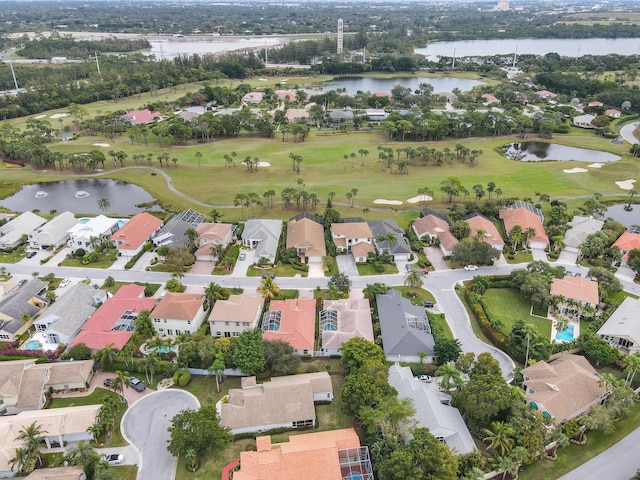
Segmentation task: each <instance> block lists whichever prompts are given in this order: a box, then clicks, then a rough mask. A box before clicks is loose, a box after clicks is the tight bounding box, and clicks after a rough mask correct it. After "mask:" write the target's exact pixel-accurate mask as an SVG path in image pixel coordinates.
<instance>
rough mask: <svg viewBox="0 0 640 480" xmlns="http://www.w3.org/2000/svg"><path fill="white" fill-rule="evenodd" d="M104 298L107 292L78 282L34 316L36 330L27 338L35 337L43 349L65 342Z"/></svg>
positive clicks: (78, 330) (74, 335)
mask: <svg viewBox="0 0 640 480" xmlns="http://www.w3.org/2000/svg"><path fill="white" fill-rule="evenodd" d="M106 300H107V292H106V291H104V290H97V289H95V288H93V287H91V286H90V285H87V284H86V283H83V282H79V283H77V284H76V285H74V286H73V287H71V289H69V291H68V292H65V294H64V295H62V296H60V297H59V298H58V299H56V301H55V303H53V304H51V305H49V306H48V307H47V308H46V309H45V310H44V311H43V312H42V313H41V314H40V316H39V317H38V318H37V319H36V320H34V322H33V326H34V327H35V329H36V333H35V335H34V336H33V337H31V338H30V340H35V341H38V342H39V343H40V344H41V345H42V348H43V349H44V350H55V349H56V348H58V346H59V345H60V344H62V345H68V344H69V343H70V342H71V341H72V340H73V339H74V338H75V337H76V335H77V334H78V332H80V329H81V328H82V326H83V325H84V324H85V322H86V321H87V320H89V318H91V315H93V314H94V313H95V311H96V307H97V306H98V305H101V304H102V303H104V302H105V301H106Z"/></svg>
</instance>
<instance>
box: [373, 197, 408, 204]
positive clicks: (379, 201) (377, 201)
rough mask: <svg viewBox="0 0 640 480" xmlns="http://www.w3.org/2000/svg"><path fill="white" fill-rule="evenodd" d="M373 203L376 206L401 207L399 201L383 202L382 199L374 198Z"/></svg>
mask: <svg viewBox="0 0 640 480" xmlns="http://www.w3.org/2000/svg"><path fill="white" fill-rule="evenodd" d="M373 203H376V204H378V205H402V202H401V201H400V200H385V199H384V198H376V199H375V200H374V201H373Z"/></svg>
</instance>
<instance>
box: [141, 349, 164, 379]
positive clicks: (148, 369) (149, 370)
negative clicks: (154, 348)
mask: <svg viewBox="0 0 640 480" xmlns="http://www.w3.org/2000/svg"><path fill="white" fill-rule="evenodd" d="M159 361H160V359H159V358H158V354H157V353H156V352H153V353H152V354H151V355H146V356H145V357H144V358H143V359H142V361H141V362H140V368H142V369H143V370H144V376H145V377H146V379H147V383H148V384H153V374H154V373H155V369H156V365H157V364H158V362H159Z"/></svg>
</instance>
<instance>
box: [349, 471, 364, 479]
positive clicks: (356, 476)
mask: <svg viewBox="0 0 640 480" xmlns="http://www.w3.org/2000/svg"><path fill="white" fill-rule="evenodd" d="M347 480H362V474H361V473H358V472H351V473H349V475H347Z"/></svg>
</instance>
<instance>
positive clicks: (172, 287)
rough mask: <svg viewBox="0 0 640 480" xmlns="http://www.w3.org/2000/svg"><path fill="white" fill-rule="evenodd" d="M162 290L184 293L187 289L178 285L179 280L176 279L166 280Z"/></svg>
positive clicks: (180, 284)
mask: <svg viewBox="0 0 640 480" xmlns="http://www.w3.org/2000/svg"><path fill="white" fill-rule="evenodd" d="M164 288H165V290H166V291H168V292H184V291H185V290H186V289H187V287H185V286H184V285H183V284H182V283H180V280H178V279H177V278H171V279H169V280H167V283H166V284H165V286H164Z"/></svg>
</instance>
